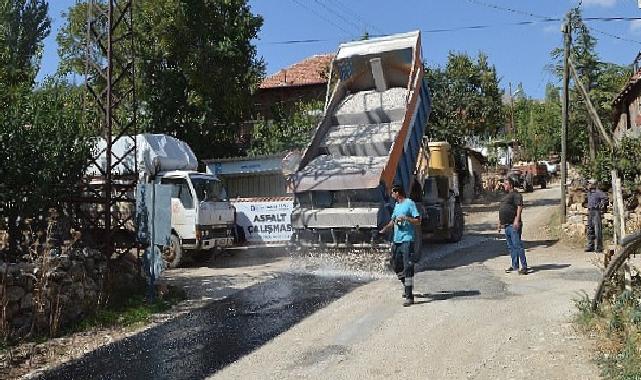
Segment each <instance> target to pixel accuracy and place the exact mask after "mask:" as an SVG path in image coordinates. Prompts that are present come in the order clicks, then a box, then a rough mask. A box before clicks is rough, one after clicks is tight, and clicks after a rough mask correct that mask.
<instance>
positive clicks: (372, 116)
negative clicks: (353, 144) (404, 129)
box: [334, 87, 407, 124]
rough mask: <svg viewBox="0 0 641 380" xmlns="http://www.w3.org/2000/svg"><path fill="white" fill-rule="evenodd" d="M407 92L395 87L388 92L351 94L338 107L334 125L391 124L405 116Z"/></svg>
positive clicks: (371, 91) (373, 91)
mask: <svg viewBox="0 0 641 380" xmlns="http://www.w3.org/2000/svg"><path fill="white" fill-rule="evenodd" d="M406 97H407V90H406V89H404V88H400V87H393V88H390V89H388V90H386V91H382V92H378V91H376V90H369V91H359V92H356V93H353V94H349V95H347V96H346V97H345V99H343V101H342V102H341V104H339V105H338V107H336V111H335V112H334V124H365V123H370V124H374V123H389V122H395V121H400V120H402V119H403V116H405V106H406Z"/></svg>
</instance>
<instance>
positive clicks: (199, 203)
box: [155, 170, 235, 268]
mask: <svg viewBox="0 0 641 380" xmlns="http://www.w3.org/2000/svg"><path fill="white" fill-rule="evenodd" d="M155 182H156V183H160V184H163V185H171V186H172V190H171V226H172V236H171V242H170V247H168V249H166V250H165V254H164V259H165V262H166V264H167V266H169V267H172V268H173V267H176V266H178V265H179V264H180V262H181V260H182V259H183V258H184V255H185V254H195V253H198V252H203V251H205V252H212V251H215V250H224V249H226V248H228V247H231V246H232V245H233V244H234V224H235V220H234V218H235V216H234V215H235V210H234V207H233V206H232V205H231V204H230V203H229V200H228V199H227V194H226V191H225V189H224V188H223V185H222V183H221V182H220V180H219V179H218V178H216V176H214V175H211V174H205V173H198V172H195V171H184V170H173V171H167V172H161V173H158V175H157V177H156V179H155Z"/></svg>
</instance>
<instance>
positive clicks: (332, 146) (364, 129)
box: [321, 122, 402, 156]
mask: <svg viewBox="0 0 641 380" xmlns="http://www.w3.org/2000/svg"><path fill="white" fill-rule="evenodd" d="M401 127H402V124H401V123H400V122H396V123H383V124H355V125H354V124H351V125H333V126H332V127H331V128H330V129H329V131H328V132H327V134H326V135H325V137H324V139H323V142H322V143H321V146H323V147H325V148H327V150H328V151H329V153H330V154H333V155H337V156H351V155H354V156H387V155H388V154H389V150H390V148H391V146H392V142H393V141H394V140H395V139H396V135H397V134H398V132H399V131H400V130H401Z"/></svg>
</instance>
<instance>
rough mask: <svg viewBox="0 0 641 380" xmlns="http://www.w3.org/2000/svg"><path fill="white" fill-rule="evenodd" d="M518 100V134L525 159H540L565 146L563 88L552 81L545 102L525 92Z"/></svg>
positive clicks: (515, 107) (516, 102)
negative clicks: (560, 91) (562, 144)
mask: <svg viewBox="0 0 641 380" xmlns="http://www.w3.org/2000/svg"><path fill="white" fill-rule="evenodd" d="M521 94H523V96H520V97H519V98H518V99H517V100H516V101H515V103H514V126H515V131H514V134H515V137H516V139H517V141H518V142H519V143H520V144H521V151H520V155H521V157H520V158H521V159H523V160H527V161H531V160H534V161H536V160H540V159H544V158H546V157H547V156H548V154H549V153H550V152H555V151H556V152H558V151H559V150H560V148H561V102H560V98H559V90H558V88H556V87H555V86H554V85H552V84H550V83H548V85H547V87H546V89H545V99H544V100H543V101H540V100H535V99H530V98H528V97H527V96H526V95H525V93H524V92H522V93H521Z"/></svg>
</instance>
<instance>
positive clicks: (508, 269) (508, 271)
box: [505, 267, 514, 273]
mask: <svg viewBox="0 0 641 380" xmlns="http://www.w3.org/2000/svg"><path fill="white" fill-rule="evenodd" d="M512 272H514V268H512V267H507V268H505V273H512Z"/></svg>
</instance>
